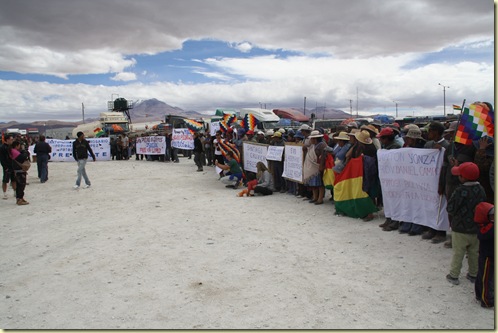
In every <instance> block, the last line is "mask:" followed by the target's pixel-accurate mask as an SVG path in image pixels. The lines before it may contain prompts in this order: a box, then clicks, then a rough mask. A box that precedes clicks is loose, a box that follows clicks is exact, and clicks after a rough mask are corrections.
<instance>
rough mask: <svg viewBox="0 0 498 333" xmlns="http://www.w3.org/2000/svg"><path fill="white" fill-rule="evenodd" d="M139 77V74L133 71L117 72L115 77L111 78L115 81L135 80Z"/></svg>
mask: <svg viewBox="0 0 498 333" xmlns="http://www.w3.org/2000/svg"><path fill="white" fill-rule="evenodd" d="M136 79H137V76H136V75H135V73H131V72H121V73H117V74H116V75H114V77H112V78H111V80H113V81H135V80H136Z"/></svg>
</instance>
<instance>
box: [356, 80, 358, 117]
mask: <svg viewBox="0 0 498 333" xmlns="http://www.w3.org/2000/svg"><path fill="white" fill-rule="evenodd" d="M356 118H358V87H356Z"/></svg>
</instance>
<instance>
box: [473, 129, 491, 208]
mask: <svg viewBox="0 0 498 333" xmlns="http://www.w3.org/2000/svg"><path fill="white" fill-rule="evenodd" d="M473 143H474V146H475V147H476V148H477V151H476V154H475V157H474V163H475V164H476V165H477V166H478V167H479V183H480V184H481V185H482V187H484V190H485V191H486V201H487V202H489V203H494V197H495V195H494V191H493V188H492V187H491V181H490V177H489V175H490V169H491V165H492V164H493V161H494V156H495V144H494V140H493V138H492V137H490V136H483V137H482V138H480V139H479V140H476V141H474V142H473Z"/></svg>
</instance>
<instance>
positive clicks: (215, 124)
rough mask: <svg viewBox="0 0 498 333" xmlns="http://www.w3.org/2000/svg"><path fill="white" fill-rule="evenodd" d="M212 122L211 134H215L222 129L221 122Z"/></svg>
mask: <svg viewBox="0 0 498 333" xmlns="http://www.w3.org/2000/svg"><path fill="white" fill-rule="evenodd" d="M210 124H211V125H210V126H209V134H211V136H215V135H216V132H217V131H219V130H220V122H219V121H215V122H212V123H210Z"/></svg>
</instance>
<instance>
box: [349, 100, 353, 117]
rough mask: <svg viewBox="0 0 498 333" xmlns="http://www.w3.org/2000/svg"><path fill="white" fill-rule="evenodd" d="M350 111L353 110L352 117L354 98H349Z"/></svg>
mask: <svg viewBox="0 0 498 333" xmlns="http://www.w3.org/2000/svg"><path fill="white" fill-rule="evenodd" d="M349 112H351V117H352V116H353V100H352V99H350V100H349Z"/></svg>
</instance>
